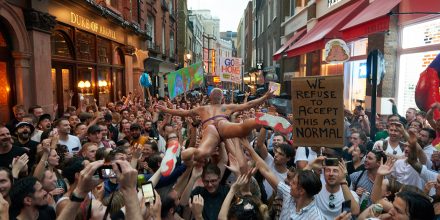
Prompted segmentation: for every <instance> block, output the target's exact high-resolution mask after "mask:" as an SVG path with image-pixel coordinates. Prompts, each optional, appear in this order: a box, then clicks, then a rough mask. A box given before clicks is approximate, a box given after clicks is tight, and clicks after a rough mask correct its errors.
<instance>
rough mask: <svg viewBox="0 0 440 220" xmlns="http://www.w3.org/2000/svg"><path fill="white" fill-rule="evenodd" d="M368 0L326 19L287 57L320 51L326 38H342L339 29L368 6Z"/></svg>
mask: <svg viewBox="0 0 440 220" xmlns="http://www.w3.org/2000/svg"><path fill="white" fill-rule="evenodd" d="M367 2H368V1H366V0H359V1H357V2H356V3H353V4H351V5H349V6H347V7H345V8H343V9H341V10H339V11H337V12H335V13H333V14H331V15H329V16H327V17H325V18H323V19H322V20H319V21H318V23H317V24H316V25H315V26H314V27H313V28H312V29H311V30H310V31H309V32H307V34H306V35H305V36H304V37H303V38H301V40H299V41H298V42H296V43H295V44H294V45H293V46H291V47H289V48H288V49H287V57H293V56H298V55H300V54H305V53H308V52H311V51H314V50H320V49H322V48H324V46H325V41H326V40H325V38H340V37H342V35H341V33H340V32H339V29H340V28H341V26H342V25H344V24H346V22H347V21H348V20H349V19H350V18H352V17H354V16H355V15H356V14H358V13H359V12H360V11H361V10H362V9H363V8H364V7H365V6H366V5H367Z"/></svg>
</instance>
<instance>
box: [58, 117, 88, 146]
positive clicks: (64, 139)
mask: <svg viewBox="0 0 440 220" xmlns="http://www.w3.org/2000/svg"><path fill="white" fill-rule="evenodd" d="M54 127H55V128H56V129H57V132H58V135H59V141H58V143H59V144H61V145H66V146H67V149H69V152H70V153H74V152H78V151H79V150H81V142H80V141H79V138H78V137H76V136H73V135H70V124H69V120H68V119H67V118H60V119H58V120H57V121H55V123H54Z"/></svg>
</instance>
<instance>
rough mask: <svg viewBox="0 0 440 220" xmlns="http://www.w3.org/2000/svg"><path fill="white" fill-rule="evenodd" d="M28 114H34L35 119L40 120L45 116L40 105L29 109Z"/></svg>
mask: <svg viewBox="0 0 440 220" xmlns="http://www.w3.org/2000/svg"><path fill="white" fill-rule="evenodd" d="M28 113H29V114H32V115H33V116H34V117H35V118H39V117H41V116H42V115H43V114H44V110H43V108H42V107H41V106H39V105H33V106H31V107H29V109H28Z"/></svg>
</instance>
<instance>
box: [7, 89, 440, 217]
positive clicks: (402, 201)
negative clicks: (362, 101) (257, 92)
mask: <svg viewBox="0 0 440 220" xmlns="http://www.w3.org/2000/svg"><path fill="white" fill-rule="evenodd" d="M249 95H250V94H249V93H246V94H245V98H244V100H243V101H240V102H237V101H235V102H234V100H233V99H230V100H229V101H228V103H226V101H225V100H226V99H225V96H224V91H223V90H221V89H219V88H215V89H213V90H212V91H211V93H210V94H209V96H207V95H203V93H188V94H182V95H180V96H178V97H176V98H175V99H173V100H170V99H169V98H168V97H166V96H165V97H163V98H162V97H153V96H149V97H146V99H145V100H143V99H142V98H141V95H140V94H136V93H129V94H128V95H127V96H126V97H120V98H119V99H118V100H117V101H116V102H109V103H105V105H101V106H98V105H97V103H96V100H95V101H94V102H93V101H88V100H89V99H79V105H78V106H77V107H75V106H65V109H66V111H65V112H62V113H60V114H58V112H57V109H56V108H55V109H54V112H56V114H53V115H50V114H48V112H45V111H44V109H43V107H41V106H39V105H34V106H30V107H29V108H25V106H23V105H16V106H14V107H13V109H12V110H13V113H14V118H12V119H11V120H9V121H8V122H4V123H3V124H1V125H0V219H19V220H21V219H30V220H33V219H45V220H46V219H48V220H50V219H62V220H64V219H78V220H86V219H87V220H89V219H99V220H101V219H106V220H107V219H115V220H116V219H117V220H119V219H129V220H132V219H135V220H136V219H155V220H159V219H185V220H186V219H188V220H192V219H196V220H201V219H205V220H211V219H213V220H214V219H215V220H217V219H221V220H225V219H234V220H236V219H237V220H241V219H247V220H250V219H252V220H253V219H256V220H269V219H271V220H272V219H282V220H290V219H294V220H297V219H298V220H302V219H314V220H315V219H316V220H321V219H322V220H329V219H331V220H333V219H337V220H348V219H395V220H397V219H399V220H400V219H440V205H439V204H440V175H439V173H438V171H439V169H440V153H439V149H440V145H439V144H438V140H439V138H440V120H436V119H434V118H435V114H434V113H435V112H437V111H438V110H439V109H440V103H437V102H436V103H433V104H432V105H431V106H430V108H429V109H428V111H427V112H422V111H419V110H417V109H415V108H409V109H408V110H407V112H406V114H405V116H400V115H399V114H398V112H397V108H396V105H395V102H394V100H390V102H391V104H392V105H393V109H392V110H393V114H392V115H377V116H371V115H370V114H369V112H367V111H366V110H365V109H364V107H365V106H361V105H359V106H356V107H355V108H354V109H353V111H351V110H348V109H346V110H345V118H344V120H345V132H344V145H345V146H344V147H343V148H341V149H334V148H332V149H331V148H321V147H309V146H301V147H294V146H293V145H292V141H293V140H292V134H291V131H292V129H293V126H294V125H292V122H293V115H292V114H290V113H287V114H286V113H281V112H278V111H277V109H276V107H274V106H270V105H269V104H268V102H267V101H268V100H270V99H271V98H272V96H273V91H267V92H266V93H265V94H264V95H262V96H261V97H258V98H255V99H253V100H249V101H248V98H249ZM72 97H73V96H72ZM70 103H72V102H70ZM100 104H102V103H100ZM369 117H377V119H376V124H375V125H371V124H370V121H369V120H368V119H369ZM371 126H376V128H377V130H378V132H377V133H376V135H375V136H374V137H372V136H371V135H370V134H369V130H370V127H371Z"/></svg>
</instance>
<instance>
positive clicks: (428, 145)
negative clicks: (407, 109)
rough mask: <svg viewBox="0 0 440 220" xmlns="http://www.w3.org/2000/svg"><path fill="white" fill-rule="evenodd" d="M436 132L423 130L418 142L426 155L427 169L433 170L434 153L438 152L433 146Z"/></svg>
mask: <svg viewBox="0 0 440 220" xmlns="http://www.w3.org/2000/svg"><path fill="white" fill-rule="evenodd" d="M436 136H437V135H436V134H435V130H434V129H432V128H422V130H421V131H420V132H419V137H418V142H419V144H420V146H421V147H422V148H423V152H425V155H426V157H427V158H426V159H427V160H426V167H428V169H431V167H432V161H431V159H432V155H433V154H434V152H437V149H436V148H435V147H434V146H432V141H433V140H434V139H435V138H436Z"/></svg>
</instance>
